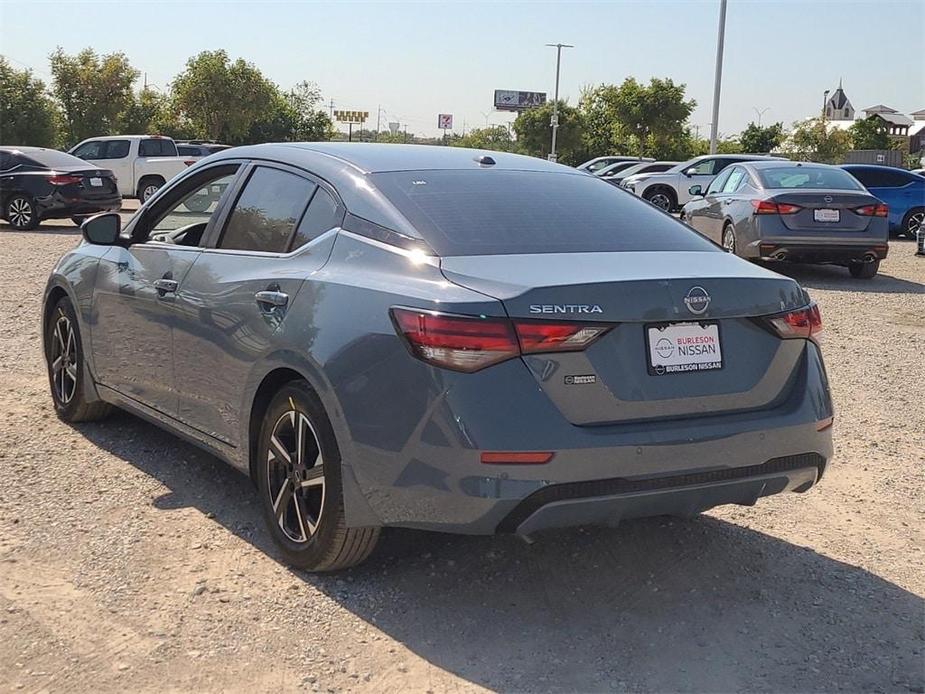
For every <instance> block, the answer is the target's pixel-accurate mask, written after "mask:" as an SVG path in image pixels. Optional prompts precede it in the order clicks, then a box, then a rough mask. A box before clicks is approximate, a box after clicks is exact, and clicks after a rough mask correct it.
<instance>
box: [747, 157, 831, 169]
mask: <svg viewBox="0 0 925 694" xmlns="http://www.w3.org/2000/svg"><path fill="white" fill-rule="evenodd" d="M742 165H743V166H749V167H751V168H753V169H779V168H781V167H785V166H786V167H794V166H800V167H802V166H806V167H813V168H818V169H837V168H838V167H837V166H832V165H831V164H820V163H818V162H814V161H790V160H788V159H770V160H768V161H761V160H759V161H744V162H742Z"/></svg>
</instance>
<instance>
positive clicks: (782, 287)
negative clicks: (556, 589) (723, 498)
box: [441, 251, 807, 425]
mask: <svg viewBox="0 0 925 694" xmlns="http://www.w3.org/2000/svg"><path fill="white" fill-rule="evenodd" d="M441 267H442V270H443V273H444V275H445V276H446V277H447V279H448V280H450V281H452V282H454V283H456V284H459V285H461V286H465V287H468V288H470V289H474V290H476V291H479V292H482V293H484V294H487V295H489V296H492V297H494V298H497V299H499V300H500V301H501V302H502V304H503V305H504V307H505V310H506V311H507V313H508V315H509V316H510V317H511V318H512V319H514V320H515V321H518V320H537V321H560V322H591V323H605V324H608V325H611V326H612V327H611V329H610V330H609V331H608V332H607V333H606V334H604V335H603V336H602V337H600V338H599V339H597V340H596V341H595V342H594V343H593V344H591V345H590V346H589V347H588V348H586V349H584V350H582V351H576V352H563V353H550V354H538V355H529V356H526V357H524V361H525V363H526V365H527V367H528V368H529V369H530V371H531V372H532V374H533V375H534V377H535V378H536V380H537V382H538V384H539V386H540V387H541V388H542V390H543V391H544V392H545V393H546V395H547V396H548V397H549V398H550V399H551V400H552V402H553V403H554V404H555V405H556V406H557V407H558V408H559V410H560V411H561V412H562V414H563V415H564V416H565V417H566V418H567V419H568V420H569V421H570V422H572V423H573V424H576V425H600V424H613V423H619V422H628V421H638V420H643V419H659V418H665V417H689V416H696V415H700V414H707V413H711V414H712V413H716V412H730V411H741V410H749V409H756V408H761V407H764V406H767V405H768V404H769V403H771V402H773V401H774V400H775V399H776V398H777V397H779V396H780V394H781V392H782V391H783V389H784V388H785V386H786V383H787V382H788V380H789V379H790V378H791V376H792V374H793V372H794V370H795V368H796V365H797V362H798V360H799V356H800V354H801V351H802V341H798V340H790V341H784V340H781V339H780V338H778V337H777V336H775V335H773V334H771V333H770V332H769V331H767V330H765V329H764V328H763V327H761V326H760V325H758V324H757V323H756V322H755V321H753V320H752V318H753V317H755V316H761V315H768V314H774V313H779V312H783V311H789V310H793V309H796V308H799V307H801V306H804V305H805V304H806V303H807V297H806V295H805V293H804V292H803V290H802V289H801V288H800V286H799V285H798V284H797V283H796V282H794V281H793V280H791V279H789V278H785V277H782V276H780V275H777V274H776V273H773V272H770V271H768V270H765V269H763V268H760V267H758V266H755V265H752V264H749V263H746V262H744V261H742V260H741V259H738V258H735V257H734V256H730V255H728V254H725V253H720V252H713V251H709V252H615V253H565V254H532V255H503V256H467V257H449V258H444V259H443V260H442V263H441ZM679 324H680V327H679ZM663 337H667V339H669V341H670V342H671V349H672V351H673V352H674V350H677V353H680V351H681V349H682V347H683V348H684V351H685V352H689V351H691V349H699V348H697V347H692V345H697V344H702V343H703V342H704V341H707V342H709V341H715V342H714V344H716V343H718V344H716V351H717V356H718V357H719V359H718V361H719V362H720V363H721V367H720V368H710V369H704V370H693V371H683V372H682V371H666V368H665V366H664V365H663V361H664V360H662V359H659V358H658V357H657V356H653V355H654V354H655V353H654V352H653V350H654V347H655V346H656V343H658V341H659V340H661V339H662V338H663ZM788 343H789V344H788ZM672 356H674V355H672ZM690 359H694V360H695V361H696V362H697V363H702V362H703V360H702V359H700V358H699V357H690V356H685V357H684V358H683V359H682V360H681V361H689V360H690ZM672 363H673V362H672ZM659 366H662V369H661V370H659ZM670 368H674V367H670ZM695 368H696V369H699V368H700V367H699V366H698V367H695Z"/></svg>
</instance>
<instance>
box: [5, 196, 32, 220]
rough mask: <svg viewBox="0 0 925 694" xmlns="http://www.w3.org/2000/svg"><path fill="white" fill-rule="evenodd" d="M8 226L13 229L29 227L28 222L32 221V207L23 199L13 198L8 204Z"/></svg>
mask: <svg viewBox="0 0 925 694" xmlns="http://www.w3.org/2000/svg"><path fill="white" fill-rule="evenodd" d="M7 212H8V214H7V216H8V218H9V221H10V224H12V225H13V226H14V227H25V226H28V225H29V222H31V221H32V215H33V214H34V213H33V211H32V205H31V204H30V203H29V201H28V200H26V199H25V198H14V199H13V200H12V201H11V202H10V207H9V210H8V211H7Z"/></svg>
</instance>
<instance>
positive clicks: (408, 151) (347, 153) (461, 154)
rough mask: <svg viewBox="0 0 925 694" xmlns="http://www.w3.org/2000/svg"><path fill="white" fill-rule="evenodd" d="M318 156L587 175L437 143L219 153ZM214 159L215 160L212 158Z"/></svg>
mask: <svg viewBox="0 0 925 694" xmlns="http://www.w3.org/2000/svg"><path fill="white" fill-rule="evenodd" d="M319 155H320V156H321V157H322V158H324V157H330V158H333V159H337V160H340V161H341V162H343V163H345V164H347V165H348V166H350V167H351V168H353V169H354V170H355V171H356V172H358V173H365V174H367V173H383V172H386V171H434V170H441V169H443V170H445V169H451V170H465V169H480V168H486V165H485V164H483V163H480V162H479V161H477V159H478V158H480V157H491V159H492V160H493V161H494V162H495V163H494V164H492V165H490V168H491V169H493V170H509V171H547V172H555V173H567V174H572V175H576V176H584V175H587V174H584V173H582V172H580V171H578V170H576V169H573V168H572V167H571V166H564V165H562V164H553V163H551V162H548V161H546V160H544V159H538V158H536V157H528V156H524V155H522V154H511V153H509V152H494V151H491V150H484V149H468V148H465V147H441V146H437V145H399V144H377V143H374V142H286V143H276V144H264V145H250V146H243V147H233V148H231V149H227V150H223V151H221V152H216V155H215V156H217V157H222V158H225V157H227V158H229V159H232V158H239V157H240V158H248V157H254V158H257V159H275V160H277V161H281V162H284V163H290V164H293V165H296V166H299V165H304V166H308V165H309V164H310V163H311V162H314V161H317V159H318V158H319ZM213 161H215V160H214V159H213Z"/></svg>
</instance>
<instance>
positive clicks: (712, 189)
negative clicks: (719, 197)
mask: <svg viewBox="0 0 925 694" xmlns="http://www.w3.org/2000/svg"><path fill="white" fill-rule="evenodd" d="M730 173H731V171H730V170H729V169H727V170H726V171H724V172H723V173H721V174H720V175H719V176H717V177H716V178H714V179H713V180H712V181H710V185H709V186H708V187H707V192H706V194H707V195H712V194H713V193H718V192H720V191H721V190H722V189H723V186H724V185H726V181H727V180H728V179H729V174H730Z"/></svg>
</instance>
